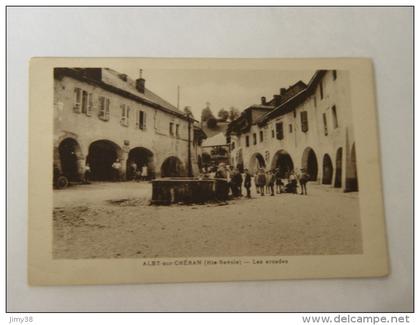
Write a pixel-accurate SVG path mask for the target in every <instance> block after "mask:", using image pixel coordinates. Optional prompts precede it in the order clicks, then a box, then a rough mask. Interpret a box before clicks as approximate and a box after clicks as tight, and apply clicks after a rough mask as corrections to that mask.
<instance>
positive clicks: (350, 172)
mask: <svg viewBox="0 0 420 325" xmlns="http://www.w3.org/2000/svg"><path fill="white" fill-rule="evenodd" d="M348 165H349V167H348V168H347V176H346V191H349V192H350V191H357V190H358V189H359V184H358V181H357V166H356V146H355V144H354V143H353V145H352V146H351V150H350V161H349V164H348Z"/></svg>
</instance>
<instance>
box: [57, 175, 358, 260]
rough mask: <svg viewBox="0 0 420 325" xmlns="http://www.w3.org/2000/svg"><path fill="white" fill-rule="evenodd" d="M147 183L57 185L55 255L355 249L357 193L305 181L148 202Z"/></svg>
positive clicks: (244, 253) (299, 252)
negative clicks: (244, 192) (248, 193)
mask: <svg viewBox="0 0 420 325" xmlns="http://www.w3.org/2000/svg"><path fill="white" fill-rule="evenodd" d="M150 192H151V185H150V184H149V183H132V182H131V183H95V184H91V185H83V186H73V187H70V188H68V189H66V190H58V191H55V192H54V202H55V208H54V245H53V254H54V257H55V258H109V257H115V258H133V257H197V256H256V255H266V256H270V255H271V256H274V255H277V256H287V255H308V254H360V253H361V252H362V242H361V229H360V218H359V207H358V194H357V193H342V192H340V191H338V190H335V189H332V188H328V187H325V186H321V185H316V184H309V188H308V192H309V195H308V196H301V195H294V194H280V195H277V196H274V197H272V196H264V197H261V196H257V195H256V194H255V192H253V198H252V199H245V198H240V199H235V200H232V201H229V202H228V203H227V204H206V205H173V206H150V205H149V199H150Z"/></svg>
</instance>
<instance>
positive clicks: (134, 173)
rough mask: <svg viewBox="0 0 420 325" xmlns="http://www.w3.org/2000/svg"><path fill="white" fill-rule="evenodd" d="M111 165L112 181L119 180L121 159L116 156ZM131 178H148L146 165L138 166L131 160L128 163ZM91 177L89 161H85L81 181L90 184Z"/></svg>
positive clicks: (136, 179) (139, 179)
mask: <svg viewBox="0 0 420 325" xmlns="http://www.w3.org/2000/svg"><path fill="white" fill-rule="evenodd" d="M111 167H112V180H113V181H114V182H119V181H121V175H122V173H121V169H122V164H121V161H120V160H119V159H118V158H117V159H116V160H115V161H114V162H113V163H112V165H111ZM129 175H131V180H134V181H137V182H138V181H141V180H147V179H148V169H147V166H141V167H140V168H138V166H137V164H136V163H135V162H132V163H131V164H130V174H129ZM90 179H91V169H90V165H89V163H86V164H85V166H84V173H83V180H82V181H83V183H85V184H90Z"/></svg>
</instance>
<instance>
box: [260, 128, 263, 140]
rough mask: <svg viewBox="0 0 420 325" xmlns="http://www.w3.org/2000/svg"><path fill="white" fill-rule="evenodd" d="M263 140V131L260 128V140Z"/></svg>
mask: <svg viewBox="0 0 420 325" xmlns="http://www.w3.org/2000/svg"><path fill="white" fill-rule="evenodd" d="M263 141H264V132H263V131H262V130H261V131H260V142H263Z"/></svg>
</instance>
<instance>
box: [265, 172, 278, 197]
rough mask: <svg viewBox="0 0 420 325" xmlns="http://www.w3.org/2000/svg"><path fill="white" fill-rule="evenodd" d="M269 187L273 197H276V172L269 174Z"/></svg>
mask: <svg viewBox="0 0 420 325" xmlns="http://www.w3.org/2000/svg"><path fill="white" fill-rule="evenodd" d="M267 183H268V187H269V188H270V191H271V196H274V185H275V184H276V174H275V173H274V171H269V172H268V181H267Z"/></svg>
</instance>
